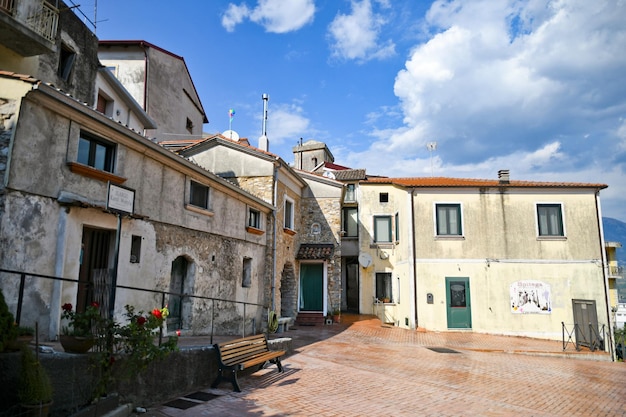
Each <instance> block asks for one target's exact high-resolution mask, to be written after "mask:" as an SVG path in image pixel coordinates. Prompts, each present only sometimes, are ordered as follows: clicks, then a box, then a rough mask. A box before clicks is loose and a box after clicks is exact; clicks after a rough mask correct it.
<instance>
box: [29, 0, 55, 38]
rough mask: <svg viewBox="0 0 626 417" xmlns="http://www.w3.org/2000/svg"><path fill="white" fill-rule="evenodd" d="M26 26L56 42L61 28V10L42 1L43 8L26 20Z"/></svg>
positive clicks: (39, 8)
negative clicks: (58, 30)
mask: <svg viewBox="0 0 626 417" xmlns="http://www.w3.org/2000/svg"><path fill="white" fill-rule="evenodd" d="M26 25H27V26H28V27H29V28H31V29H32V30H34V31H35V32H37V33H38V34H40V35H41V36H43V37H44V38H46V39H48V40H49V41H51V42H54V38H55V37H56V35H57V28H58V26H59V10H58V9H57V8H56V7H54V6H52V5H51V4H50V3H48V2H47V1H42V2H41V6H40V7H38V8H37V9H36V11H35V12H33V13H32V14H31V15H30V16H28V17H27V18H26Z"/></svg>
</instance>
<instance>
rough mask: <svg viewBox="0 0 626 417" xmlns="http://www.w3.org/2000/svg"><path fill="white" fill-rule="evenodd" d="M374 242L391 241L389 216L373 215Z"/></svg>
mask: <svg viewBox="0 0 626 417" xmlns="http://www.w3.org/2000/svg"><path fill="white" fill-rule="evenodd" d="M374 242H382V243H389V242H391V216H374Z"/></svg>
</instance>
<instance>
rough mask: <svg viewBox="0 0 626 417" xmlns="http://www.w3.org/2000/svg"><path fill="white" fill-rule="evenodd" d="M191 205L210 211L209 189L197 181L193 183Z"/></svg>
mask: <svg viewBox="0 0 626 417" xmlns="http://www.w3.org/2000/svg"><path fill="white" fill-rule="evenodd" d="M189 204H191V205H194V206H196V207H200V208H203V209H207V210H208V208H209V187H207V186H206V185H202V184H200V183H197V182H195V181H191V187H190V195H189Z"/></svg>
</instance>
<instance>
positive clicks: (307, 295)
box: [300, 264, 324, 311]
mask: <svg viewBox="0 0 626 417" xmlns="http://www.w3.org/2000/svg"><path fill="white" fill-rule="evenodd" d="M323 295H324V264H301V265H300V311H324V299H323Z"/></svg>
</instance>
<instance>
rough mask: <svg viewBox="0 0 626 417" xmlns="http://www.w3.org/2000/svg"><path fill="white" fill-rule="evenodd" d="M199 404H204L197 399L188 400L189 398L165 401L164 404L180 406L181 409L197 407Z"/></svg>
mask: <svg viewBox="0 0 626 417" xmlns="http://www.w3.org/2000/svg"><path fill="white" fill-rule="evenodd" d="M198 404H202V403H198V402H195V401H187V400H183V399H181V398H178V399H176V400H174V401H170V402H169V403H165V404H163V405H164V406H166V407H172V408H179V409H181V410H186V409H188V408H191V407H195V406H196V405H198Z"/></svg>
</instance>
